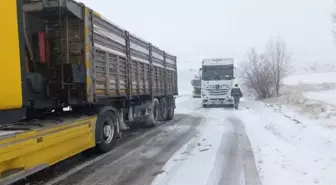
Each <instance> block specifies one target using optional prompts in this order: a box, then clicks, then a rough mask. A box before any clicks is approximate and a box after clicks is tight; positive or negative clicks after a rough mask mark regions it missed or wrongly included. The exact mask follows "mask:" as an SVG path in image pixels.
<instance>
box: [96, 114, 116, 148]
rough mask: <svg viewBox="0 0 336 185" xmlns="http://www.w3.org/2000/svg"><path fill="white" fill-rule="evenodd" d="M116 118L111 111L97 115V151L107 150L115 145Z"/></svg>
mask: <svg viewBox="0 0 336 185" xmlns="http://www.w3.org/2000/svg"><path fill="white" fill-rule="evenodd" d="M117 124H118V118H117V117H116V116H115V114H114V113H113V112H111V111H106V112H104V113H102V114H100V115H99V116H98V119H97V123H96V149H97V150H98V151H99V152H103V153H105V152H108V151H110V150H112V149H113V147H114V146H115V145H116V138H117V137H118V126H117Z"/></svg>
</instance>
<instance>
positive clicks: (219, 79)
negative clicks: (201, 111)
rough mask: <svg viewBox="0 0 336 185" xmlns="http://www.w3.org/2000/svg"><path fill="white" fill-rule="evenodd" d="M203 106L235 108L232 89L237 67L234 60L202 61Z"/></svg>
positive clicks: (216, 59)
mask: <svg viewBox="0 0 336 185" xmlns="http://www.w3.org/2000/svg"><path fill="white" fill-rule="evenodd" d="M201 71H202V78H201V81H202V82H201V84H202V97H201V99H202V106H203V107H207V106H210V105H222V106H225V105H227V106H232V107H233V106H234V101H233V98H232V97H231V89H232V87H233V85H234V79H235V74H234V73H235V67H234V60H233V59H232V58H211V59H204V60H203V61H202V68H201Z"/></svg>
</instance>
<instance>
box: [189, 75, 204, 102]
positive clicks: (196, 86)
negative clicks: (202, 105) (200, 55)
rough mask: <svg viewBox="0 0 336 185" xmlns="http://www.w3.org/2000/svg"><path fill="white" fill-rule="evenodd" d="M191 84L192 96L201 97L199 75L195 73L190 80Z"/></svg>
mask: <svg viewBox="0 0 336 185" xmlns="http://www.w3.org/2000/svg"><path fill="white" fill-rule="evenodd" d="M191 85H192V86H193V92H192V93H193V98H201V89H202V86H201V85H202V82H201V79H200V76H199V75H195V77H194V79H192V80H191Z"/></svg>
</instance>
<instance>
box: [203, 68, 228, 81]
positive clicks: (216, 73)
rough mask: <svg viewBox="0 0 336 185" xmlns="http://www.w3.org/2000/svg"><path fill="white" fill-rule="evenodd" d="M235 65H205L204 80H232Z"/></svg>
mask: <svg viewBox="0 0 336 185" xmlns="http://www.w3.org/2000/svg"><path fill="white" fill-rule="evenodd" d="M233 77H234V76H233V66H203V67H202V79H203V80H232V79H233Z"/></svg>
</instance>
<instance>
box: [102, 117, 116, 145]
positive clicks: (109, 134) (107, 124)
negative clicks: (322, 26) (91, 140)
mask: <svg viewBox="0 0 336 185" xmlns="http://www.w3.org/2000/svg"><path fill="white" fill-rule="evenodd" d="M113 136H114V126H113V121H112V119H106V120H105V121H104V125H103V139H104V142H105V143H110V142H111V141H112V139H113Z"/></svg>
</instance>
